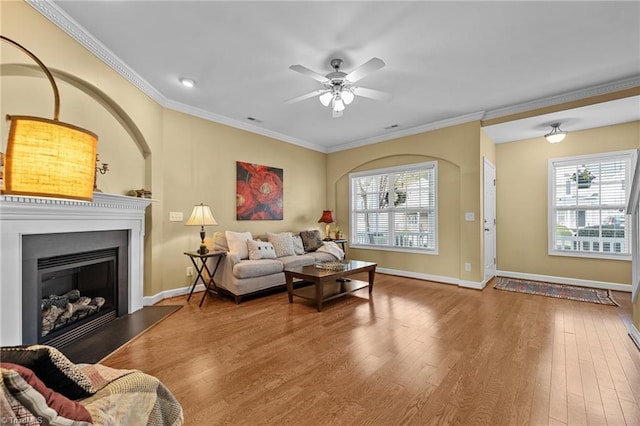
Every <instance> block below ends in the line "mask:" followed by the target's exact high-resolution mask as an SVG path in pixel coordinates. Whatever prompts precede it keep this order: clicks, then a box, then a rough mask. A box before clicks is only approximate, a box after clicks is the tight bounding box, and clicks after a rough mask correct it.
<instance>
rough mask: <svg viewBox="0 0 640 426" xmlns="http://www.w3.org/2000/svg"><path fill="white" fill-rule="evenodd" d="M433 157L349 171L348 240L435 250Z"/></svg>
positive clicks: (361, 245)
mask: <svg viewBox="0 0 640 426" xmlns="http://www.w3.org/2000/svg"><path fill="white" fill-rule="evenodd" d="M437 175H438V163H437V162H435V161H431V162H427V163H419V164H411V165H407V166H400V167H391V168H386V169H378V170H370V171H366V172H359V173H352V174H350V175H349V184H350V192H349V193H350V205H351V233H350V236H351V245H352V246H354V247H359V248H376V249H386V250H400V251H419V252H428V253H432V254H437V251H438V232H437V223H438V220H437V214H436V211H437V209H436V208H437V187H438V185H437Z"/></svg>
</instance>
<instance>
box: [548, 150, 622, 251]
mask: <svg viewBox="0 0 640 426" xmlns="http://www.w3.org/2000/svg"><path fill="white" fill-rule="evenodd" d="M634 163H635V151H622V152H614V153H606V154H598V155H589V156H582V157H572V158H562V159H554V160H550V162H549V254H560V255H570V256H589V257H603V258H623V259H628V258H629V256H630V254H631V247H630V245H629V242H630V239H629V236H630V232H629V230H628V229H627V228H628V227H629V226H630V225H629V224H628V223H627V221H626V220H625V219H626V215H625V208H626V204H627V200H628V198H629V190H630V186H631V177H632V176H633V170H632V164H634Z"/></svg>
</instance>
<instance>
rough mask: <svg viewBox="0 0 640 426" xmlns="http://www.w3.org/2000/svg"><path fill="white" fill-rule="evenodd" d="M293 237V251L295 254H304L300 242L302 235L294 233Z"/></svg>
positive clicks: (302, 245)
mask: <svg viewBox="0 0 640 426" xmlns="http://www.w3.org/2000/svg"><path fill="white" fill-rule="evenodd" d="M292 239H293V251H294V252H295V253H296V254H304V244H302V237H301V236H300V235H294V236H293V237H292Z"/></svg>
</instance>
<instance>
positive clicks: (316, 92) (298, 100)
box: [284, 89, 327, 104]
mask: <svg viewBox="0 0 640 426" xmlns="http://www.w3.org/2000/svg"><path fill="white" fill-rule="evenodd" d="M326 91H327V90H326V89H319V90H314V91H313V92H309V93H307V94H304V95H302V96H297V97H295V98H293V99H289V100H288V101H285V102H284V103H285V104H293V103H295V102H300V101H304V100H305V99H309V98H313V97H314V96H318V95H322V94H323V93H325V92H326Z"/></svg>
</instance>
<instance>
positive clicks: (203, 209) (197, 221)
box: [185, 203, 218, 254]
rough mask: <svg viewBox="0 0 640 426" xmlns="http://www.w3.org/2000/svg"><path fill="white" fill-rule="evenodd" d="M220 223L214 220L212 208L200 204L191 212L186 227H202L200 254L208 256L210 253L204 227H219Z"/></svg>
mask: <svg viewBox="0 0 640 426" xmlns="http://www.w3.org/2000/svg"><path fill="white" fill-rule="evenodd" d="M217 224H218V222H216V220H215V219H214V218H213V214H211V208H210V207H209V206H205V205H204V204H202V203H200V204H197V205H195V206H193V211H192V212H191V217H189V220H187V223H186V224H185V225H189V226H200V240H201V242H200V248H199V249H198V253H199V254H207V253H209V249H208V248H207V246H206V245H205V244H204V235H205V232H204V227H205V226H210V225H217Z"/></svg>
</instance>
